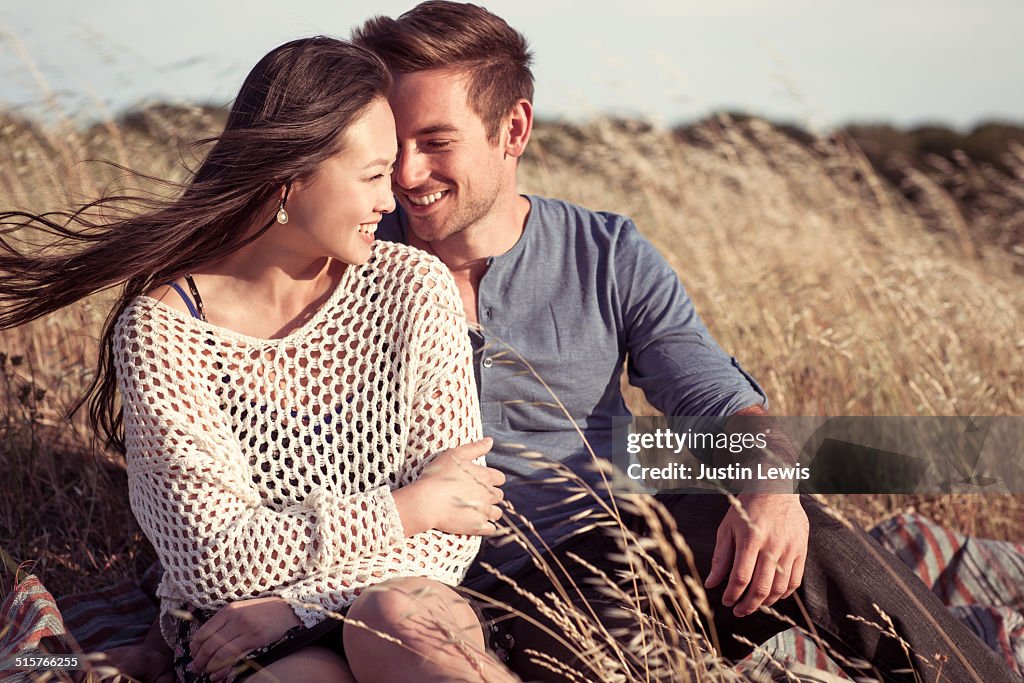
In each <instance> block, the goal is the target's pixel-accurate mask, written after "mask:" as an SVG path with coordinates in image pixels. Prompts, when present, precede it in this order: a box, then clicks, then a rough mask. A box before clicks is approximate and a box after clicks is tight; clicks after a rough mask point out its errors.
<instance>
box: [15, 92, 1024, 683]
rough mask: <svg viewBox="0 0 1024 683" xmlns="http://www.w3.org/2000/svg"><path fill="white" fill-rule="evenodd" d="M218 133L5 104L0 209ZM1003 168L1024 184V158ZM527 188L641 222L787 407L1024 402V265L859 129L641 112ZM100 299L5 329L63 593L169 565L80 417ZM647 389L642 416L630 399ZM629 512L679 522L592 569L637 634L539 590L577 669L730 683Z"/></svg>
mask: <svg viewBox="0 0 1024 683" xmlns="http://www.w3.org/2000/svg"><path fill="white" fill-rule="evenodd" d="M219 124H220V116H219V115H218V114H216V113H212V112H208V111H205V110H202V109H198V108H196V109H175V108H167V107H153V108H149V109H146V110H144V111H141V112H137V113H135V114H133V115H132V116H130V117H128V118H127V119H124V120H122V121H120V122H117V123H115V122H114V121H112V120H110V119H109V118H107V119H106V120H103V121H101V122H100V123H98V124H96V125H93V126H91V127H89V128H85V129H80V128H76V127H74V126H72V125H71V124H69V123H67V122H66V121H63V122H61V123H59V124H58V125H56V126H53V127H42V126H40V125H37V124H35V123H33V122H31V121H26V120H22V119H19V118H17V117H14V116H0V132H2V135H0V159H2V160H3V163H2V164H0V206H3V207H4V208H25V209H30V210H33V211H42V210H46V209H53V208H57V207H66V206H68V205H70V204H74V203H77V202H81V201H84V200H87V199H90V198H93V197H95V195H96V194H97V193H100V192H105V191H108V190H109V189H111V188H112V187H115V186H117V185H118V184H122V183H129V184H130V183H134V182H136V181H135V180H134V179H131V178H124V177H123V176H122V174H121V173H120V172H116V171H114V170H112V169H111V168H110V167H107V166H102V165H98V164H94V163H82V161H81V160H82V159H110V160H114V161H117V162H119V163H121V164H124V165H126V166H130V167H133V168H136V169H138V170H140V171H142V172H144V173H147V174H150V175H154V176H158V177H173V178H179V179H180V178H182V177H183V176H184V174H185V167H186V166H188V165H190V158H189V152H188V149H187V147H185V146H184V144H185V142H187V141H188V140H191V139H194V138H197V137H201V136H203V135H206V134H210V133H214V132H216V130H217V129H218V127H219ZM1008 163H1011V164H1013V165H1014V166H1013V168H1015V169H1016V170H1017V173H1018V176H1017V177H1018V180H1017V181H1016V183H1012V182H1011V183H1010V186H1011V187H1012V188H1013V191H1014V192H1017V193H1018V196H1020V194H1021V193H1022V189H1021V188H1022V187H1024V185H1022V184H1021V183H1024V157H1022V156H1021V155H1019V154H1018V155H1017V156H1016V157H1013V158H1011V159H1009V160H1008ZM958 172H960V171H958ZM979 172H980V171H979ZM521 178H522V186H523V189H524V191H528V192H535V193H539V194H544V195H550V196H558V197H563V198H566V199H569V200H572V201H576V202H579V203H581V204H584V205H586V206H589V207H592V208H596V209H605V210H612V211H617V212H620V213H625V214H628V215H630V216H632V217H633V218H634V219H635V220H636V222H637V224H638V225H639V227H640V229H641V231H642V232H643V233H644V234H645V235H647V236H648V237H649V238H650V239H651V240H652V241H653V242H654V243H655V244H656V245H657V246H658V247H660V248H661V250H662V251H663V253H665V255H666V256H667V257H668V259H669V260H670V262H671V263H672V264H673V265H674V267H675V268H676V270H677V271H678V272H679V274H680V276H681V277H682V279H683V281H684V283H685V284H686V285H687V288H688V290H689V292H690V294H691V295H692V296H693V298H694V300H695V302H696V304H697V307H698V310H700V311H701V313H702V315H703V317H704V319H705V321H706V322H707V323H708V325H709V327H710V328H711V330H712V331H713V333H714V334H715V336H716V337H717V339H718V340H719V342H720V343H721V344H722V346H723V347H724V348H726V349H727V350H729V351H730V352H732V353H734V354H735V355H737V356H738V357H740V358H741V359H742V361H743V363H744V365H745V366H746V368H747V369H748V370H749V371H751V373H752V374H753V375H754V376H756V377H758V378H759V379H760V381H761V382H762V383H763V385H764V386H765V388H766V390H767V392H768V394H769V395H770V396H771V398H772V407H773V410H774V412H775V413H777V414H784V415H840V414H843V415H953V414H971V415H1009V414H1021V413H1022V412H1024V363H1021V362H1020V358H1021V356H1022V352H1024V324H1022V321H1021V315H1020V312H1021V311H1022V310H1024V290H1022V288H1021V286H1020V285H1021V280H1022V277H1021V275H1020V274H1018V273H1015V272H1014V267H1013V255H1012V254H1007V253H1006V251H1005V250H1003V249H1000V248H999V247H998V246H997V245H993V244H991V243H989V242H986V241H985V239H983V237H982V236H981V235H982V234H983V233H980V232H979V233H975V231H974V226H973V225H972V224H970V223H968V222H967V221H966V220H965V219H964V217H963V215H962V214H961V213H960V212H959V210H958V209H957V204H956V201H955V200H954V199H955V198H953V197H952V196H951V195H949V193H947V192H946V191H945V190H944V189H943V188H942V187H941V186H940V185H939V184H936V183H934V182H932V181H930V180H929V179H928V178H927V177H923V176H922V177H918V176H914V178H916V181H917V182H918V183H919V184H920V185H921V187H922V193H923V195H926V199H925V200H922V201H923V202H924V203H923V204H921V203H918V204H915V205H912V204H910V203H908V202H907V201H906V200H905V199H903V196H902V195H901V194H900V193H899V192H897V191H895V189H894V188H892V187H890V186H889V185H887V184H886V182H885V181H884V180H883V179H882V178H881V177H880V176H879V175H878V174H877V173H875V171H874V170H873V169H872V167H871V166H870V164H869V163H868V162H867V160H866V159H865V158H864V156H863V155H862V154H860V152H859V151H858V150H857V149H856V148H855V147H854V146H852V145H851V144H850V143H849V142H848V141H847V140H845V139H843V138H835V139H818V140H815V141H814V142H813V143H811V144H803V143H800V142H797V141H795V140H794V139H793V138H792V137H790V136H787V135H786V134H784V133H782V132H780V131H779V130H777V129H775V128H774V127H772V126H771V125H769V124H767V123H764V122H761V121H758V120H751V121H746V122H742V123H740V122H736V121H732V120H730V119H729V118H727V117H719V118H717V119H714V120H711V121H708V122H707V123H706V124H704V125H703V126H701V127H699V128H698V129H697V130H696V131H695V132H694V134H693V135H691V136H690V137H689V138H687V139H683V138H682V137H681V136H678V135H674V134H672V133H671V132H668V131H662V130H658V129H655V128H651V127H649V126H646V125H643V124H639V123H636V122H616V121H604V120H599V121H594V122H591V123H589V124H587V125H585V126H570V125H561V124H540V125H538V126H537V129H536V132H535V135H534V139H533V142H532V146H531V151H530V154H529V156H528V158H527V159H526V160H525V161H524V163H523V166H522V169H521ZM1004 182H1009V181H1005V180H1004ZM929 183H930V184H929ZM143 189H145V188H143ZM922 207H924V208H922ZM925 214H927V215H925ZM936 221H937V223H936ZM936 224H938V225H939V226H940V227H941V226H945V229H939V230H936V229H934V228H935V225H936ZM105 313H106V304H105V297H104V295H102V294H101V295H98V296H97V297H95V298H94V299H93V300H90V301H85V302H82V303H80V304H78V305H75V306H72V307H69V308H68V309H66V310H65V311H62V312H61V313H59V314H56V315H54V316H51V317H50V318H48V319H46V320H40V321H37V322H35V323H33V324H31V325H26V326H24V327H22V328H18V329H14V330H6V331H2V332H0V352H2V353H3V354H4V355H3V356H0V358H2V360H0V405H2V406H3V410H4V413H3V419H2V422H0V443H2V444H3V445H2V448H3V451H4V457H3V460H2V461H0V478H2V479H3V481H4V485H3V487H2V489H0V537H2V538H3V539H4V542H3V543H4V546H3V549H4V550H5V551H6V553H7V555H8V556H9V557H10V558H13V560H14V561H22V560H34V561H35V562H36V564H35V571H36V573H37V574H40V575H41V576H42V578H43V579H44V580H45V581H46V582H47V584H48V585H49V587H50V588H51V589H52V590H53V591H54V592H55V593H57V594H61V593H66V592H70V591H73V590H79V589H84V588H89V587H92V586H95V585H100V584H106V583H110V582H112V581H114V580H116V579H117V578H120V577H124V576H137V575H138V574H139V573H140V572H141V569H142V568H144V567H145V566H146V565H147V564H148V562H149V561H150V560H151V559H152V557H153V554H152V550H151V549H150V548H149V547H148V545H147V544H146V543H145V541H144V539H143V537H142V535H141V533H140V532H139V531H138V528H137V527H136V526H135V525H134V522H133V520H132V518H131V515H130V512H129V509H128V503H127V492H126V486H125V477H124V474H123V463H122V462H121V461H120V460H119V459H118V458H116V457H112V456H107V455H97V449H96V444H95V442H94V440H93V436H92V435H91V433H90V431H89V429H88V426H87V425H86V424H84V422H83V421H82V416H81V415H79V416H78V417H76V418H75V419H74V420H72V421H68V420H66V419H65V418H64V414H65V413H66V411H67V408H68V406H70V405H71V403H72V402H73V401H74V399H75V398H77V396H78V394H79V393H80V392H81V390H82V389H83V388H84V387H85V386H86V384H87V383H88V381H89V379H90V378H91V373H92V372H93V371H94V364H95V358H96V338H97V335H98V332H99V324H100V321H101V320H102V318H103V316H104V315H105ZM630 401H631V403H632V405H633V406H634V408H636V409H637V410H638V411H645V410H648V409H649V407H647V406H645V404H644V402H643V398H642V396H639V395H638V393H637V392H636V391H632V390H630ZM93 455H97V457H96V458H93ZM562 476H567V477H570V476H571V475H570V474H565V473H562ZM832 502H833V503H835V504H836V505H837V507H839V508H840V509H841V510H843V511H844V512H845V513H846V514H848V515H849V516H851V517H854V518H856V519H858V520H859V521H861V522H863V523H871V522H873V521H876V520H877V519H878V518H879V517H881V516H883V515H885V514H886V513H887V512H889V511H891V510H892V509H895V508H897V507H901V506H903V507H905V506H907V505H916V506H918V507H919V508H921V509H922V510H923V511H925V512H931V513H932V514H933V515H934V516H936V517H937V518H938V519H939V521H942V522H945V523H948V524H951V525H954V526H956V527H958V528H960V529H962V530H964V531H967V532H969V533H983V534H987V535H992V536H996V537H1001V538H1016V539H1017V540H1022V537H1021V533H1022V532H1021V529H1022V528H1024V524H1022V522H1024V516H1022V511H1024V506H1022V505H1021V504H1020V501H1019V499H1018V498H1016V497H1012V496H1004V497H1002V498H996V497H992V496H985V497H980V496H974V497H963V496H939V497H913V498H911V497H906V496H888V497H881V496H873V497H853V496H851V497H833V499H832ZM624 504H627V505H631V506H632V507H631V510H632V511H633V512H635V513H636V514H639V515H641V516H643V517H644V518H645V519H646V520H647V522H648V525H649V526H651V527H652V528H657V529H661V530H662V533H661V534H660V537H658V538H654V539H647V540H644V541H643V542H639V541H640V539H636V540H637V541H638V542H637V543H632V544H629V545H628V546H626V547H623V548H622V555H623V557H624V559H625V560H626V562H627V564H628V565H629V566H630V567H633V572H632V575H631V576H628V577H625V578H627V579H628V580H627V581H626V583H625V584H623V583H622V582H621V581H620V580H618V579H621V578H622V577H617V578H616V579H613V578H611V577H607V576H604V577H602V576H600V575H599V573H598V575H596V576H595V579H596V580H598V581H604V588H605V590H606V592H607V594H608V595H610V596H612V597H614V598H616V599H617V600H619V601H620V602H621V603H622V605H624V608H625V609H626V611H627V612H628V613H629V614H631V615H632V617H633V618H634V620H635V623H636V625H637V628H636V630H635V634H636V638H634V639H633V641H632V642H629V643H628V645H626V646H623V645H622V640H621V636H622V635H623V634H622V633H609V632H607V631H605V630H604V629H601V628H600V627H598V626H596V625H595V623H594V621H593V619H592V618H591V616H592V615H590V614H587V613H586V610H582V611H581V609H580V608H578V607H575V606H573V603H572V600H571V596H572V592H573V585H572V581H573V576H574V575H575V576H578V571H579V570H580V567H574V568H557V567H556V568H549V571H551V577H552V579H553V581H557V585H559V586H560V587H561V588H560V589H559V590H557V591H555V592H554V593H552V594H551V595H546V596H539V597H538V600H539V601H540V603H539V604H540V606H541V607H542V608H543V609H545V610H547V612H548V613H550V614H552V615H554V616H555V617H557V623H558V624H559V626H560V629H561V637H563V638H565V639H567V641H568V642H570V643H571V644H572V645H573V647H574V649H576V650H577V652H579V653H580V654H581V659H582V660H583V661H584V662H586V664H587V667H589V669H590V671H589V672H575V673H576V674H578V675H579V676H580V677H581V680H586V679H588V678H592V677H593V676H594V672H595V671H600V672H603V673H602V676H603V677H604V678H605V679H606V680H630V681H633V680H636V681H640V680H653V679H654V678H656V677H657V675H659V674H665V675H666V676H671V677H672V678H673V679H675V680H728V679H730V678H736V677H737V674H736V673H735V672H734V671H733V670H732V669H731V668H730V666H729V665H728V663H725V662H720V661H717V660H715V659H714V658H710V657H709V656H708V655H707V654H706V651H707V649H706V646H707V644H708V643H713V642H714V639H715V637H716V636H715V634H714V633H711V632H705V631H704V629H702V628H701V627H700V620H699V615H700V614H702V613H704V614H706V613H708V606H707V604H706V601H705V599H704V598H703V591H702V590H701V589H700V586H699V580H695V579H694V578H693V576H689V575H687V574H686V573H685V572H682V573H681V572H678V571H677V570H675V569H669V568H668V565H667V564H663V563H661V562H656V561H653V559H652V558H654V557H662V558H664V557H667V556H668V555H672V556H675V555H677V554H678V553H683V554H684V556H683V560H684V562H683V564H684V565H685V553H686V548H685V544H684V543H682V542H681V539H679V538H677V536H678V534H677V533H676V532H674V529H673V528H672V525H671V519H670V518H667V517H666V516H665V514H664V511H663V510H659V509H658V508H657V506H653V505H651V503H650V502H649V501H646V500H644V499H639V500H638V501H636V500H635V501H624ZM510 514H514V511H510ZM614 517H615V513H614V511H613V510H601V511H598V512H596V513H595V515H594V519H593V520H591V522H592V525H593V528H594V529H597V528H600V527H602V526H611V527H614V526H616V525H617V522H616V520H615V518H614ZM510 542H516V541H515V539H513V540H511V541H510ZM652 544H654V545H656V546H657V548H656V549H657V551H658V553H659V554H658V555H655V554H653V553H652ZM536 550H537V549H532V550H531V549H530V548H528V547H527V548H524V552H530V553H533V554H534V555H536ZM672 566H673V567H674V566H675V565H672ZM566 569H568V571H566ZM637 589H642V590H641V591H640V592H639V593H638V592H637ZM639 595H644V596H645V597H644V598H643V599H641V598H640V597H638V596H639ZM548 665H549V666H550V667H551V668H552V669H559V667H563V668H564V665H565V664H564V663H562V662H554V661H551V662H548Z"/></svg>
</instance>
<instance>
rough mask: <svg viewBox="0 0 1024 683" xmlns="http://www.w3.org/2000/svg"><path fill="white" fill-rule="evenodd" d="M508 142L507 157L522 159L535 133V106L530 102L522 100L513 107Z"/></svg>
mask: <svg viewBox="0 0 1024 683" xmlns="http://www.w3.org/2000/svg"><path fill="white" fill-rule="evenodd" d="M507 125H508V142H506V143H505V155H506V156H511V157H517V158H518V157H521V156H522V155H523V152H525V151H526V143H528V142H529V141H530V133H531V132H532V131H533V105H532V104H530V102H529V100H526V99H521V100H519V101H518V102H516V103H515V105H514V106H513V107H512V113H511V115H510V116H509V119H508V124H507Z"/></svg>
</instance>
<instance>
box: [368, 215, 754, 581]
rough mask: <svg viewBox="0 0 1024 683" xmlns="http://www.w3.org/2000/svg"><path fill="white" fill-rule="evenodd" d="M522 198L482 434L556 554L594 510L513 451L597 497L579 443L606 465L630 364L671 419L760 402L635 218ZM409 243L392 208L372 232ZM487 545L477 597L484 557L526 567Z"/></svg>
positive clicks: (485, 389)
mask: <svg viewBox="0 0 1024 683" xmlns="http://www.w3.org/2000/svg"><path fill="white" fill-rule="evenodd" d="M527 198H528V199H529V201H530V207H531V208H530V213H529V217H528V218H527V220H526V225H525V228H524V230H523V234H522V236H521V237H520V239H519V241H518V242H517V243H516V244H515V246H513V247H512V249H510V250H509V251H508V252H506V253H504V254H501V255H500V256H494V257H492V258H490V259H488V261H487V265H488V268H487V271H486V273H485V274H484V276H483V278H482V279H481V281H480V286H479V292H478V300H477V306H478V310H477V316H478V319H479V321H480V328H479V329H478V330H475V331H473V332H471V336H472V337H473V347H474V350H475V355H474V363H475V370H476V376H477V387H478V390H479V392H480V409H481V412H482V414H483V426H484V433H485V434H486V435H488V436H491V437H493V438H494V448H493V450H492V451H491V453H490V454H489V455H488V465H490V466H492V467H495V468H497V469H500V470H501V471H503V472H504V473H505V475H506V477H507V483H506V485H505V486H504V487H503V488H504V491H505V497H506V499H507V500H508V501H510V502H511V503H512V505H513V506H514V507H515V509H516V510H517V511H518V512H519V513H520V514H523V515H525V516H526V517H528V518H529V519H530V521H531V522H532V524H533V526H534V527H535V528H536V529H537V531H538V533H539V535H540V537H541V539H542V540H543V542H544V543H545V544H547V545H548V546H553V545H554V544H555V543H556V541H557V540H558V539H561V538H564V537H565V536H566V535H567V534H569V533H570V532H571V531H572V530H573V529H574V528H577V527H579V526H582V525H583V524H585V523H589V521H588V520H582V521H580V522H572V521H570V520H571V518H572V517H573V516H574V515H577V514H579V513H581V512H582V511H583V510H585V509H586V508H590V507H594V505H595V502H594V500H593V499H592V498H590V497H588V496H583V497H579V498H577V499H576V500H574V501H572V502H569V503H566V502H564V501H565V499H566V498H568V497H570V496H571V492H568V491H567V488H566V487H567V484H566V483H556V484H543V483H541V480H544V479H547V478H550V477H552V476H554V475H555V474H556V473H555V472H553V471H552V470H550V469H541V468H537V467H536V466H534V465H533V464H532V463H534V462H535V460H533V459H530V458H526V457H523V455H522V453H523V452H524V451H531V452H539V453H541V454H543V456H544V457H545V459H547V460H557V461H560V462H561V463H562V464H564V465H565V466H567V467H569V468H570V469H571V470H572V471H574V472H576V473H578V474H579V475H581V476H582V477H584V478H585V479H586V480H587V481H588V482H591V483H592V485H595V486H594V488H595V490H596V491H598V492H601V491H602V490H603V487H602V486H601V485H600V484H599V482H600V478H599V477H598V476H597V475H596V474H595V473H594V472H593V470H592V467H591V466H590V465H591V461H592V458H591V456H590V453H589V452H588V450H587V448H586V447H585V445H584V442H583V438H585V439H586V440H587V442H588V443H589V444H590V447H591V448H592V449H593V451H594V453H595V454H597V455H598V456H599V457H603V458H608V457H610V456H611V446H612V427H613V422H615V423H616V424H619V425H621V424H622V419H623V417H624V416H629V410H628V409H627V408H626V404H625V402H624V400H623V398H622V392H621V390H620V386H619V378H620V376H621V372H622V367H623V363H624V362H625V361H626V358H627V356H628V358H629V362H628V372H629V380H630V382H631V383H632V384H633V385H635V386H638V387H640V388H641V389H642V390H643V391H644V393H645V395H646V397H647V400H648V401H649V402H650V403H651V405H653V406H655V407H656V408H658V409H659V410H661V411H662V412H663V413H665V414H667V415H687V416H697V415H704V416H713V417H724V416H727V415H731V414H733V413H735V412H736V411H738V410H740V409H742V408H745V407H748V406H752V405H767V397H766V396H765V394H764V391H763V390H762V389H761V387H760V386H759V385H758V384H757V382H756V381H754V379H753V378H752V377H750V375H748V374H747V373H746V372H745V371H744V370H743V369H742V368H741V367H740V365H739V363H738V362H737V361H736V359H735V358H732V357H730V356H729V355H728V354H726V353H725V352H724V351H722V349H721V348H720V347H719V346H718V344H717V343H715V340H714V339H712V337H711V334H710V333H709V332H708V330H707V328H706V327H705V326H704V323H703V322H702V321H701V319H700V317H699V316H698V315H697V311H696V310H695V308H694V306H693V302H692V301H691V300H690V297H689V296H688V295H687V294H686V291H685V290H684V288H683V285H682V283H681V282H680V281H679V278H678V277H677V276H676V273H675V271H673V269H672V267H671V266H670V265H669V264H668V262H667V261H666V260H665V259H664V258H663V257H662V256H661V254H659V253H658V251H657V250H656V249H655V248H654V247H653V246H652V245H651V243H650V242H648V241H647V240H646V239H645V238H644V237H642V236H641V235H640V233H639V231H638V230H637V228H636V226H635V225H634V224H633V222H632V221H631V220H629V219H628V218H625V217H623V216H620V215H617V214H613V213H607V212H595V211H589V210H587V209H584V208H582V207H579V206H575V205H573V204H570V203H568V202H564V201H561V200H556V199H547V198H542V197H535V196H529V197H527ZM406 234H407V227H406V225H405V221H404V216H402V214H401V210H398V211H396V212H395V213H394V214H391V215H390V216H386V217H385V219H384V221H382V222H381V224H380V226H379V228H378V230H377V237H378V238H382V239H386V240H391V241H397V242H402V243H408V239H407V237H406ZM545 385H546V386H545ZM555 396H557V399H558V401H559V402H561V404H562V405H563V406H564V408H565V410H564V411H563V409H562V408H561V407H559V406H558V405H557V403H556V401H555V398H554V397H555ZM566 412H568V416H567V415H566ZM570 418H571V419H570ZM577 427H578V428H579V431H577ZM580 432H582V434H583V438H581V437H580ZM604 495H606V494H604ZM488 541H489V542H486V543H485V544H484V547H483V550H482V551H481V554H480V557H479V558H478V561H477V562H476V563H474V565H473V567H472V568H471V569H470V572H469V576H468V577H467V579H466V581H465V584H464V585H467V586H468V587H470V588H473V589H475V590H480V591H486V590H488V589H489V588H490V587H492V586H493V585H494V584H495V582H496V579H495V577H493V576H492V575H491V574H489V573H487V572H486V571H485V570H483V569H482V568H481V567H480V564H479V563H480V561H484V562H487V563H489V564H491V565H493V566H495V567H496V568H497V569H499V570H500V571H501V572H502V573H504V574H506V575H514V574H515V573H516V572H517V571H519V570H521V569H522V568H523V567H525V566H526V565H527V564H528V563H529V562H530V560H529V558H528V557H527V556H526V554H525V552H524V551H523V550H522V548H520V547H519V546H518V545H517V544H515V543H504V544H501V543H497V542H493V541H491V540H490V539H488Z"/></svg>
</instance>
